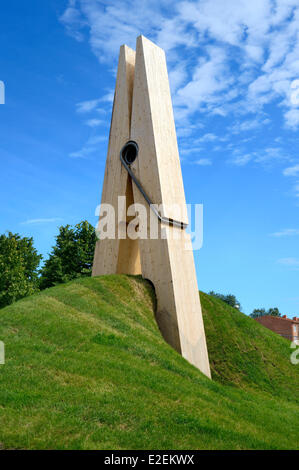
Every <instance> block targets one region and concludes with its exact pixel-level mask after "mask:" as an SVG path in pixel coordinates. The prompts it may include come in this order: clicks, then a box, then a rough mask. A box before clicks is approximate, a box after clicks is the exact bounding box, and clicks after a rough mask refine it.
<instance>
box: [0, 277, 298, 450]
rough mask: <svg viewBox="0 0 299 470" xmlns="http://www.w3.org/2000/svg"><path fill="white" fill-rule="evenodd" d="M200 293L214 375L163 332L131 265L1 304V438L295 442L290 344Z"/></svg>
mask: <svg viewBox="0 0 299 470" xmlns="http://www.w3.org/2000/svg"><path fill="white" fill-rule="evenodd" d="M201 300H202V306H203V312H204V319H205V328H206V335H207V341H208V349H209V355H210V362H211V367H212V374H213V379H214V380H212V381H211V380H209V379H207V378H206V377H205V376H203V375H202V374H201V373H200V372H199V371H198V370H197V369H195V368H194V367H193V366H191V365H190V364H189V363H187V362H186V361H185V360H184V359H183V358H182V357H181V356H180V355H179V354H177V353H176V352H175V351H174V350H173V349H172V348H171V347H170V346H168V345H167V344H166V343H165V342H164V340H163V339H162V337H161V335H160V332H159V330H158V327H157V325H156V323H155V320H154V308H155V298H154V292H153V291H152V288H151V286H150V285H149V284H148V283H147V282H145V281H143V280H142V279H140V278H139V277H136V278H135V277H129V276H123V275H122V276H103V277H98V278H88V279H87V278H85V279H80V280H76V281H73V282H70V283H68V284H64V285H60V286H57V287H54V288H51V289H48V290H45V291H43V292H42V293H40V294H37V295H34V296H32V297H28V298H26V299H24V300H21V301H19V302H17V303H15V304H13V305H11V306H9V307H6V308H4V309H2V310H0V340H2V341H4V342H5V346H6V364H5V365H0V447H1V448H4V449H9V448H14V449H294V448H296V446H297V447H298V442H299V436H298V409H299V407H298V367H299V366H295V365H292V364H291V363H290V353H291V349H290V344H289V343H288V341H287V340H285V339H283V338H281V337H279V336H277V335H276V334H274V333H272V332H271V331H269V330H267V329H265V328H264V327H263V326H261V325H260V324H258V323H257V322H255V321H254V320H252V319H250V318H248V317H246V316H245V315H243V314H242V313H239V312H238V311H237V310H235V309H233V308H231V307H229V306H228V305H226V304H224V303H223V302H222V301H220V300H217V299H215V298H213V297H210V296H208V295H206V294H201ZM296 399H297V401H296Z"/></svg>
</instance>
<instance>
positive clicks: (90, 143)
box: [69, 135, 107, 158]
mask: <svg viewBox="0 0 299 470" xmlns="http://www.w3.org/2000/svg"><path fill="white" fill-rule="evenodd" d="M106 140H107V137H106V136H104V135H96V136H92V137H90V138H89V139H88V140H87V142H86V143H85V144H84V145H83V147H82V148H81V149H80V150H77V151H75V152H71V153H69V157H70V158H87V157H88V155H91V154H93V153H94V152H96V151H97V150H98V148H99V144H100V143H102V142H105V141H106Z"/></svg>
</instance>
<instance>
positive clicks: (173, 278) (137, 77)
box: [92, 36, 210, 377]
mask: <svg viewBox="0 0 299 470" xmlns="http://www.w3.org/2000/svg"><path fill="white" fill-rule="evenodd" d="M120 200H121V201H122V204H119V201H120ZM105 204H110V205H111V206H113V208H114V211H115V213H114V214H113V217H114V218H115V221H116V227H117V228H116V231H115V234H113V235H115V236H112V237H107V236H106V235H105V234H103V233H102V232H101V229H99V238H100V239H99V240H98V241H97V244H96V249H95V255H94V263H93V271H92V274H93V276H98V275H103V274H115V273H126V274H142V276H143V277H144V278H145V279H149V280H150V281H151V282H152V283H153V285H154V287H155V291H156V296H157V312H156V320H157V323H158V325H159V328H160V331H161V333H162V335H163V337H164V338H165V340H166V341H167V342H168V343H169V344H170V345H171V346H172V347H173V348H175V349H176V350H177V351H178V352H179V353H180V354H182V356H183V357H184V358H185V359H187V360H188V361H189V362H190V363H192V364H193V365H194V366H196V367H197V368H198V369H200V370H201V371H202V372H203V373H204V374H205V375H207V376H208V377H210V366H209V359H208V353H207V346H206V338H205V332H204V325H203V319H202V312H201V305H200V298H199V293H198V287H197V280H196V273H195V266H194V259H193V252H192V245H191V239H190V235H189V234H187V233H186V232H185V228H186V225H187V224H188V220H187V208H186V201H185V194H184V187H183V180H182V174H181V168H180V161H179V153H178V147H177V139H176V132H175V125H174V118H173V110H172V103H171V96H170V89H169V82H168V74H167V68H166V60H165V54H164V51H163V50H162V49H160V48H159V47H157V46H156V45H155V44H153V43H152V42H151V41H149V40H148V39H146V38H145V37H143V36H140V37H138V38H137V47H136V53H135V51H133V50H132V49H130V48H129V47H127V46H121V48H120V56H119V64H118V72H117V80H116V89H115V96H114V104H113V112H112V120H111V128H110V137H109V147H108V156H107V161H106V169H105V177H104V183H103V192H102V201H101V211H102V208H103V211H104V212H105ZM132 204H135V206H134V207H135V210H136V211H137V212H139V209H136V207H138V208H140V207H141V205H142V207H144V208H145V209H144V211H146V212H145V221H144V218H143V221H141V218H137V220H139V223H140V224H141V225H142V227H141V226H139V227H136V223H135V225H134V224H133V227H135V229H137V228H138V229H139V233H141V232H142V233H143V235H144V234H145V235H146V236H140V237H138V236H134V233H133V235H132V233H131V234H129V227H130V225H132V223H133V220H134V216H135V215H136V214H134V213H132V212H129V211H127V209H128V208H129V207H130V206H131V205H132ZM178 214H179V216H178ZM102 216H103V213H101V214H100V220H99V226H100V222H101V220H103V218H102V219H101V217H102ZM135 220H136V217H135ZM153 220H156V221H157V224H158V236H153V234H152V233H151V223H152V222H153ZM99 226H98V227H99ZM131 229H132V227H131ZM131 232H132V230H131ZM155 233H156V232H155ZM135 235H136V231H135Z"/></svg>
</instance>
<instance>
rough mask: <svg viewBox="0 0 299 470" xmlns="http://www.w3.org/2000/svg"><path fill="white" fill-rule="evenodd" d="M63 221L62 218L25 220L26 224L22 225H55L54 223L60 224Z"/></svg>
mask: <svg viewBox="0 0 299 470" xmlns="http://www.w3.org/2000/svg"><path fill="white" fill-rule="evenodd" d="M61 220H63V219H61V218H60V217H52V218H49V219H47V218H41V219H28V220H25V221H24V222H21V224H22V225H34V224H48V223H53V222H59V221H61Z"/></svg>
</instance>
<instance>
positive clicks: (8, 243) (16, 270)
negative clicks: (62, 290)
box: [0, 232, 42, 308]
mask: <svg viewBox="0 0 299 470" xmlns="http://www.w3.org/2000/svg"><path fill="white" fill-rule="evenodd" d="M41 258H42V256H41V255H39V254H38V253H37V251H36V249H35V248H34V246H33V238H27V237H23V238H22V237H20V235H18V234H13V233H11V232H8V234H7V235H5V234H3V235H1V236H0V308H2V307H5V306H6V305H9V304H11V303H12V302H14V301H16V300H18V299H21V298H22V297H26V296H27V295H31V294H33V293H34V292H36V291H37V290H38V266H39V263H40V260H41Z"/></svg>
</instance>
